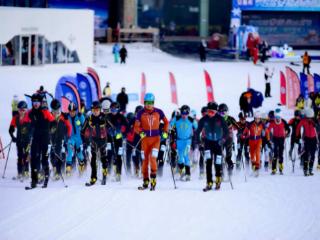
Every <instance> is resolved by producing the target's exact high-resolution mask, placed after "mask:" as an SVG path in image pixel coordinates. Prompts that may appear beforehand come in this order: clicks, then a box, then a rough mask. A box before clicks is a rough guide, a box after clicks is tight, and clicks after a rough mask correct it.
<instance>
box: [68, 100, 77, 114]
mask: <svg viewBox="0 0 320 240" xmlns="http://www.w3.org/2000/svg"><path fill="white" fill-rule="evenodd" d="M68 110H69V112H72V111H77V106H76V104H75V103H73V102H71V103H69V106H68Z"/></svg>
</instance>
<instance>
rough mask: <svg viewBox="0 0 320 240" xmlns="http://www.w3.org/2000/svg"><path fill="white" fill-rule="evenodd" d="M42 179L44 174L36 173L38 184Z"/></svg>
mask: <svg viewBox="0 0 320 240" xmlns="http://www.w3.org/2000/svg"><path fill="white" fill-rule="evenodd" d="M43 181H44V176H43V174H42V173H38V183H39V184H42V183H43Z"/></svg>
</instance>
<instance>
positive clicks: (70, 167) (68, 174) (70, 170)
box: [66, 165, 72, 177]
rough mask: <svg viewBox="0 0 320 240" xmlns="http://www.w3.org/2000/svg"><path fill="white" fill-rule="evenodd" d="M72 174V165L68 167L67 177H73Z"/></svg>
mask: <svg viewBox="0 0 320 240" xmlns="http://www.w3.org/2000/svg"><path fill="white" fill-rule="evenodd" d="M71 172H72V166H71V165H67V167H66V176H67V177H70V176H71Z"/></svg>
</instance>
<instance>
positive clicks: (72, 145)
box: [66, 102, 85, 176]
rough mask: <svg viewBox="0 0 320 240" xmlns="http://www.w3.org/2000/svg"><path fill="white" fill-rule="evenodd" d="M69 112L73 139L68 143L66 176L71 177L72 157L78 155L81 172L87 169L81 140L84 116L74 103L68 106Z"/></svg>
mask: <svg viewBox="0 0 320 240" xmlns="http://www.w3.org/2000/svg"><path fill="white" fill-rule="evenodd" d="M68 110H69V116H68V118H69V121H70V124H71V126H72V133H71V137H70V139H69V141H68V155H67V168H66V174H67V175H69V176H70V175H71V171H72V157H73V156H74V154H75V153H76V154H77V158H78V161H79V172H80V173H82V172H83V171H84V169H85V162H84V157H83V154H82V150H83V149H82V148H83V146H82V139H81V133H80V132H81V128H82V126H83V123H84V120H85V119H84V116H83V114H81V113H77V106H76V105H75V104H74V103H72V102H71V103H70V104H69V106H68Z"/></svg>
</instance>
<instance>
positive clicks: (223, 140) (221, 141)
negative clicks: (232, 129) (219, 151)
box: [218, 138, 226, 147]
mask: <svg viewBox="0 0 320 240" xmlns="http://www.w3.org/2000/svg"><path fill="white" fill-rule="evenodd" d="M225 142H226V140H225V139H224V138H221V139H220V140H219V141H218V144H219V145H220V146H221V147H222V146H223V145H224V143H225Z"/></svg>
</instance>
